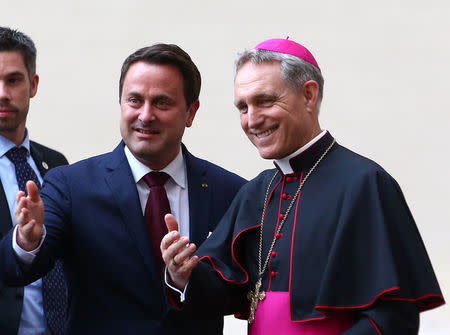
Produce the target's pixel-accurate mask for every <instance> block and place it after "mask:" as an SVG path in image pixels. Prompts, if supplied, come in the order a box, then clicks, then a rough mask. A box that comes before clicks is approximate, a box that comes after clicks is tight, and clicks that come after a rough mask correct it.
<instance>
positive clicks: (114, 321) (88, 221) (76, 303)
mask: <svg viewBox="0 0 450 335" xmlns="http://www.w3.org/2000/svg"><path fill="white" fill-rule="evenodd" d="M200 83H201V78H200V73H199V71H198V69H197V67H196V65H195V64H194V62H193V61H192V60H191V58H190V57H189V55H188V54H187V53H186V52H184V51H183V50H182V49H181V48H179V47H178V46H176V45H170V44H156V45H153V46H151V47H146V48H142V49H140V50H138V51H136V52H135V53H133V54H131V55H130V56H129V57H128V58H127V59H126V60H125V62H124V64H123V66H122V71H121V76H120V82H119V97H120V107H121V111H122V112H121V116H120V132H121V134H122V138H123V141H122V142H121V143H120V144H119V145H118V146H117V147H116V149H115V150H114V151H113V152H110V153H106V154H103V155H100V156H97V157H93V158H89V159H87V160H84V161H81V162H78V163H75V164H73V165H70V166H68V167H65V168H60V169H56V170H54V171H52V172H51V173H49V174H48V175H47V176H46V178H45V182H46V183H45V185H44V187H43V189H42V192H41V195H42V199H43V202H42V200H41V199H40V197H39V196H38V194H37V192H36V187H35V185H34V184H33V183H32V182H29V183H28V184H27V187H28V189H29V196H28V197H25V195H24V194H23V193H20V194H19V197H18V199H19V201H18V209H17V212H16V215H17V221H18V226H19V228H18V229H17V232H16V233H10V234H9V235H7V236H6V237H5V238H4V239H3V241H2V242H1V244H0V256H1V255H3V257H1V258H0V261H1V262H2V264H0V265H1V266H0V276H1V278H3V279H6V280H8V281H10V282H11V283H14V284H20V283H21V282H28V281H29V280H30V279H31V278H34V277H38V276H41V275H43V274H45V273H46V272H47V271H48V269H49V268H50V267H51V265H52V264H53V262H54V260H55V259H62V261H63V263H64V265H65V268H66V269H67V277H68V281H69V294H70V297H71V299H70V302H71V303H70V314H69V326H68V328H69V333H70V334H118V335H122V334H137V335H139V334H161V335H162V334H164V335H166V334H169V335H170V334H178V333H180V332H181V331H182V332H183V334H193V335H194V334H195V335H197V334H199V329H200V330H201V331H200V333H202V332H203V334H222V329H223V317H222V316H217V317H215V318H208V319H204V320H191V319H188V318H185V317H184V315H183V314H182V313H180V312H178V311H173V310H170V309H169V308H168V306H167V304H166V301H165V290H164V287H163V285H162V283H163V279H162V272H163V261H162V258H161V251H160V247H159V246H160V243H161V239H162V237H163V235H164V234H165V233H166V232H167V228H166V227H165V223H164V220H163V216H164V214H166V213H172V214H173V215H174V216H175V217H176V218H177V220H178V221H179V222H180V229H181V231H182V232H183V234H184V235H187V236H189V237H190V239H191V240H193V241H195V242H196V243H198V244H200V243H202V242H203V241H204V240H205V239H206V238H207V236H208V235H209V233H210V232H211V231H212V230H213V229H214V228H215V225H216V224H217V222H218V221H219V220H220V218H221V217H222V215H223V214H224V213H225V211H226V209H227V208H228V206H229V205H230V204H231V201H232V199H233V197H234V195H235V194H236V193H237V191H238V190H239V188H240V187H241V186H242V185H243V184H244V182H245V180H244V179H242V178H240V177H239V176H237V175H235V174H233V173H231V172H229V171H226V170H224V169H222V168H220V167H218V166H216V165H214V164H212V163H210V162H207V161H205V160H202V159H199V158H196V157H194V156H192V155H191V154H190V153H189V152H188V151H187V149H186V148H185V147H184V146H183V145H182V143H181V140H182V137H183V133H184V131H185V129H186V128H187V127H190V126H191V125H192V122H193V120H194V117H195V114H196V112H197V110H198V108H199V99H198V97H199V93H200ZM44 204H45V228H46V229H45V230H44V229H43V228H44V227H43V223H44V220H43V214H44V210H43V208H44V207H43V206H44ZM30 219H32V220H31V221H30ZM164 229H165V231H164ZM43 235H44V236H43ZM13 237H14V238H13ZM15 237H17V239H16V240H17V244H18V246H17V247H15V248H14V250H12V249H11V239H13V240H15ZM21 249H24V251H27V252H28V251H31V252H30V253H27V254H30V255H29V257H30V258H32V259H33V260H32V262H31V263H30V264H29V266H28V267H24V266H23V264H22V266H21V264H18V263H16V262H15V259H16V254H17V253H22V252H23V250H21ZM33 254H36V256H33ZM24 262H26V260H25V259H22V263H24Z"/></svg>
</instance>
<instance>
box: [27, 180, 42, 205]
mask: <svg viewBox="0 0 450 335" xmlns="http://www.w3.org/2000/svg"><path fill="white" fill-rule="evenodd" d="M26 187H27V192H28V197H29V198H30V200H31V201H33V202H38V201H39V200H40V196H39V188H38V187H37V185H36V184H35V182H34V181H32V180H28V181H27V185H26Z"/></svg>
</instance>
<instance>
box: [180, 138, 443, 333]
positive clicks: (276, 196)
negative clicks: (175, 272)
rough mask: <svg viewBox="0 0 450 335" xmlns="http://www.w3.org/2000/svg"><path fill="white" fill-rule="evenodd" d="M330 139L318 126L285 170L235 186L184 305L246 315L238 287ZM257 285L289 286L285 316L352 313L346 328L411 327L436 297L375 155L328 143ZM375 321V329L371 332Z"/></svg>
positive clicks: (407, 218) (413, 234) (422, 253)
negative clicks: (316, 137)
mask: <svg viewBox="0 0 450 335" xmlns="http://www.w3.org/2000/svg"><path fill="white" fill-rule="evenodd" d="M332 141H333V137H332V136H331V135H330V134H329V133H326V134H325V135H324V136H323V137H322V138H321V139H320V140H319V141H317V142H316V143H315V144H314V145H312V146H311V147H310V148H309V149H307V150H306V151H304V152H303V153H301V154H300V155H298V156H296V157H295V158H293V159H291V160H290V164H291V166H292V168H293V170H294V173H293V174H289V175H283V174H282V173H281V171H278V169H272V170H266V171H264V172H262V173H261V174H260V175H259V176H257V177H256V178H255V179H253V180H251V181H250V182H249V183H248V184H246V185H244V186H243V188H242V189H241V190H240V192H239V193H238V195H237V196H236V198H235V199H234V201H233V204H232V205H231V207H230V208H229V210H228V211H227V213H226V214H225V216H224V217H223V219H222V221H221V222H220V224H219V225H218V227H217V228H216V230H215V231H214V232H213V234H211V236H210V237H209V238H208V239H207V241H206V242H204V244H203V245H202V246H201V247H200V249H199V250H198V252H197V255H198V256H200V257H202V261H201V262H200V263H199V265H198V266H197V267H196V268H195V269H194V271H193V273H192V276H191V280H190V283H189V286H188V290H187V303H186V308H187V310H189V309H190V308H189V307H192V308H193V311H195V313H197V314H198V313H200V314H201V315H202V316H203V317H204V316H205V315H209V314H211V315H213V314H216V313H225V314H236V315H238V317H239V316H241V317H244V318H246V316H247V315H248V306H249V303H248V300H247V299H246V294H247V292H248V291H250V290H252V289H253V288H254V285H255V282H256V281H257V279H258V248H259V238H260V237H259V235H260V227H261V225H260V221H261V215H262V212H263V209H264V198H265V194H266V190H267V187H268V185H269V182H270V180H271V179H272V177H273V175H274V174H275V173H276V172H278V174H277V176H276V177H275V179H274V181H273V182H272V185H271V187H270V190H269V192H270V193H269V194H270V197H269V201H268V206H267V211H266V213H265V219H264V228H263V232H264V234H263V236H264V241H263V249H262V250H263V252H262V262H264V260H265V258H266V255H267V253H268V250H269V247H270V244H271V243H272V240H273V238H274V234H275V229H276V226H277V225H278V224H279V223H280V221H281V219H282V217H283V215H284V214H285V213H286V210H287V207H288V206H289V204H290V203H291V201H292V197H294V195H295V192H296V191H297V189H298V187H299V183H300V182H301V180H302V178H304V177H305V176H306V174H307V173H308V171H309V170H310V169H311V167H312V166H313V165H314V164H315V162H316V161H317V160H318V159H319V157H320V156H321V155H322V154H323V152H324V151H325V150H326V149H327V147H328V146H329V145H330V144H331V142H332ZM262 289H263V290H264V291H283V292H289V296H290V306H291V308H290V313H291V320H292V321H300V322H320V320H321V319H323V318H324V316H325V317H326V315H327V311H331V310H340V311H342V310H345V311H349V312H351V313H352V315H353V317H354V320H355V326H354V327H352V328H351V329H350V330H349V331H347V332H346V333H345V334H372V333H373V334H379V333H382V334H383V335H385V334H414V333H416V332H417V329H418V323H419V318H418V313H419V312H420V311H425V310H427V309H431V308H434V307H437V306H439V305H441V304H443V303H444V299H443V296H442V293H441V291H440V289H439V285H438V283H437V280H436V277H435V275H434V272H433V269H432V266H431V263H430V260H429V258H428V256H427V253H426V250H425V247H424V244H423V242H422V239H421V237H420V234H419V232H418V230H417V227H416V224H415V222H414V219H413V217H412V215H411V212H410V211H409V209H408V206H407V204H406V202H405V199H404V197H403V194H402V192H401V190H400V187H399V185H398V184H397V182H396V181H395V180H394V179H393V178H392V177H391V176H390V175H389V174H388V173H387V172H386V171H385V170H383V168H381V167H380V166H379V165H378V164H376V163H375V162H373V161H371V160H369V159H367V158H364V157H362V156H360V155H358V154H356V153H354V152H352V151H350V150H348V149H346V148H344V147H342V146H340V145H338V144H337V143H335V144H334V146H333V147H332V148H331V150H330V151H329V152H328V154H327V155H326V156H325V157H324V159H323V160H322V161H321V162H320V163H319V165H318V166H317V168H316V169H315V170H314V171H313V172H312V174H311V175H310V176H309V178H308V179H307V180H306V182H305V184H304V186H303V187H302V189H301V192H300V194H299V196H298V198H297V200H296V201H295V202H294V204H293V207H292V209H291V211H290V213H289V215H288V217H287V218H286V221H285V223H284V226H283V227H282V230H281V234H280V235H279V236H278V238H277V241H276V243H275V247H274V249H273V252H272V255H271V258H270V262H269V266H268V269H267V270H266V271H265V273H264V275H263V286H262ZM375 328H377V329H376V330H375Z"/></svg>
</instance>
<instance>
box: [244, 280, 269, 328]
mask: <svg viewBox="0 0 450 335" xmlns="http://www.w3.org/2000/svg"><path fill="white" fill-rule="evenodd" d="M260 288H261V278H260V279H259V280H258V281H257V282H256V285H255V291H250V292H248V293H247V299H248V300H250V315H249V317H248V323H249V324H251V323H252V322H253V321H254V320H255V312H256V308H257V307H258V302H259V301H261V300H264V298H265V297H266V292H264V291H261V292H260V291H259V289H260Z"/></svg>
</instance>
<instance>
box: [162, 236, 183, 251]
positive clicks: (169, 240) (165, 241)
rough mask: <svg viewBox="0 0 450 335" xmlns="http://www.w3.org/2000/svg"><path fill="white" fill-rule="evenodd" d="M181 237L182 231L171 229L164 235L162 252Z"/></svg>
mask: <svg viewBox="0 0 450 335" xmlns="http://www.w3.org/2000/svg"><path fill="white" fill-rule="evenodd" d="M179 238H180V233H179V232H177V231H171V232H169V233H167V234H166V235H164V237H163V239H162V240H161V245H160V248H161V253H164V251H165V250H166V249H167V248H168V247H169V246H170V245H171V244H172V243H174V242H175V241H177V240H178V239H179Z"/></svg>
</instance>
